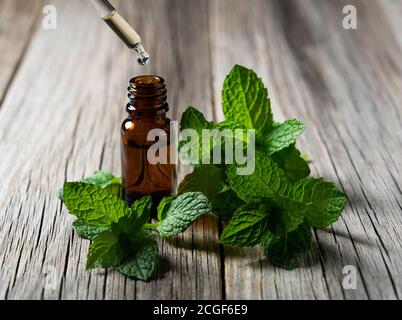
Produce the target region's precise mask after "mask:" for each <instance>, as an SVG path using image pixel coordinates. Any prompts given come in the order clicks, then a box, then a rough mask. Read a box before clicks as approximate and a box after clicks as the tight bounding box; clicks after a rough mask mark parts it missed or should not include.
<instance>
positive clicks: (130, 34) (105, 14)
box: [91, 0, 149, 65]
mask: <svg viewBox="0 0 402 320" xmlns="http://www.w3.org/2000/svg"><path fill="white" fill-rule="evenodd" d="M91 1H92V3H93V5H94V6H95V7H96V9H97V11H98V13H99V15H100V16H101V18H102V19H103V21H105V22H106V24H107V25H108V26H109V27H110V28H111V29H112V30H113V31H114V32H115V33H116V34H117V36H119V38H120V39H121V40H123V42H124V43H125V44H126V45H127V47H129V48H130V49H134V51H135V52H136V54H137V61H138V63H139V64H141V65H146V64H147V62H148V60H149V54H148V53H147V52H146V51H145V49H144V47H143V46H142V40H141V37H140V36H139V35H138V33H137V32H136V31H135V30H134V29H133V28H132V27H131V26H130V25H129V24H128V22H127V21H126V20H125V19H124V18H123V17H122V16H121V15H120V14H119V13H118V12H117V10H116V9H115V8H114V7H113V5H112V4H111V3H110V2H109V1H108V0H91Z"/></svg>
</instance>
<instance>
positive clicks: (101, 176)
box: [82, 171, 122, 189]
mask: <svg viewBox="0 0 402 320" xmlns="http://www.w3.org/2000/svg"><path fill="white" fill-rule="evenodd" d="M82 182H86V183H89V184H94V185H97V186H99V187H101V188H102V189H105V188H107V187H109V186H111V185H121V183H122V182H121V178H118V177H115V176H114V175H113V174H111V173H110V172H105V171H97V172H94V173H93V174H92V175H91V176H89V177H87V178H85V179H84V180H83V181H82Z"/></svg>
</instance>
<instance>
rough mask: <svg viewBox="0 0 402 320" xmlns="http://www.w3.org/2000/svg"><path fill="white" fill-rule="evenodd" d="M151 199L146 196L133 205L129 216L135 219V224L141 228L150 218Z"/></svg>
mask: <svg viewBox="0 0 402 320" xmlns="http://www.w3.org/2000/svg"><path fill="white" fill-rule="evenodd" d="M151 207H152V197H151V196H146V197H143V198H141V199H139V200H137V201H135V202H134V203H133V205H132V206H131V214H132V215H134V217H135V222H136V224H138V225H140V226H142V225H144V224H145V223H147V222H148V221H149V219H150V216H151Z"/></svg>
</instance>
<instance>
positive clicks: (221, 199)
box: [211, 189, 245, 222]
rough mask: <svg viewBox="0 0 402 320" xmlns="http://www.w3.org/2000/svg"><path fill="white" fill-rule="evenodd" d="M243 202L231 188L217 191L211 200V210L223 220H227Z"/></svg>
mask: <svg viewBox="0 0 402 320" xmlns="http://www.w3.org/2000/svg"><path fill="white" fill-rule="evenodd" d="M244 204H245V203H244V201H242V200H240V199H239V197H238V196H237V194H236V192H234V191H233V190H231V189H228V190H226V191H223V192H221V193H218V194H217V195H216V197H215V198H214V199H213V200H212V201H211V205H212V211H213V213H215V214H216V215H217V216H218V217H219V219H221V220H222V221H223V222H229V221H230V219H232V217H233V215H234V214H235V212H236V211H237V209H239V208H240V207H241V206H243V205H244Z"/></svg>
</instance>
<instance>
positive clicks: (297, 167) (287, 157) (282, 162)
mask: <svg viewBox="0 0 402 320" xmlns="http://www.w3.org/2000/svg"><path fill="white" fill-rule="evenodd" d="M271 158H272V160H274V161H275V162H276V163H277V164H278V166H279V167H280V168H281V169H282V170H283V172H284V173H285V175H286V176H287V177H288V178H289V180H290V181H291V182H297V181H299V180H301V179H303V178H306V177H308V176H309V175H310V168H309V166H308V164H307V162H306V161H305V160H304V159H303V158H302V157H301V156H300V152H299V150H297V149H296V147H295V145H291V146H290V147H287V148H285V149H283V150H281V151H279V152H277V153H274V154H273V155H271Z"/></svg>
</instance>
